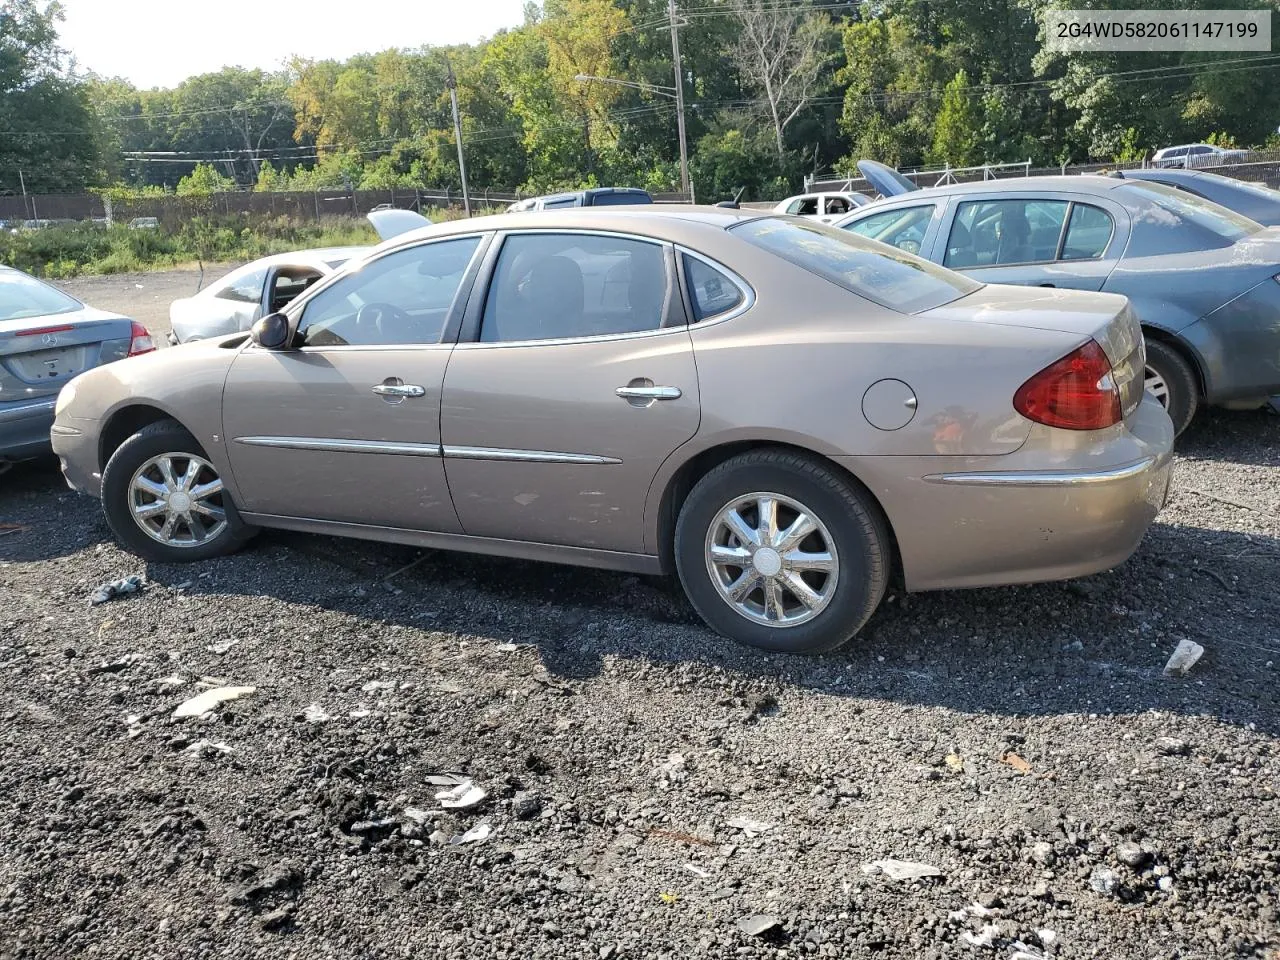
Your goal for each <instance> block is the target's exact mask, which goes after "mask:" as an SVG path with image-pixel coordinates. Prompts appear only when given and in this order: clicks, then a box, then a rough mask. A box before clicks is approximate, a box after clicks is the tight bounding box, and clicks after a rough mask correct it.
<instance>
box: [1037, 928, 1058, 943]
mask: <svg viewBox="0 0 1280 960" xmlns="http://www.w3.org/2000/svg"><path fill="white" fill-rule="evenodd" d="M1036 936H1037V937H1039V938H1040V942H1041V943H1043V944H1044V945H1045V946H1046V947H1052V946H1053V945H1054V944H1055V943H1057V941H1058V935H1057V934H1056V933H1055V932H1054V931H1052V930H1050V929H1049V928H1048V927H1042V928H1041V929H1039V930H1037V931H1036Z"/></svg>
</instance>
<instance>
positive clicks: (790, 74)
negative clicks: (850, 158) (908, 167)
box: [729, 0, 831, 159]
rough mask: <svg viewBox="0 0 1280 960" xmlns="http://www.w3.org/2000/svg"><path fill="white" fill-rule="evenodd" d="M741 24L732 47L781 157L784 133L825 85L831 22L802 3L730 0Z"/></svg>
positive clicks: (732, 51)
mask: <svg viewBox="0 0 1280 960" xmlns="http://www.w3.org/2000/svg"><path fill="white" fill-rule="evenodd" d="M729 6H730V9H732V11H733V15H734V19H735V20H736V22H737V25H738V27H739V33H738V37H737V42H736V43H734V45H733V46H732V47H731V48H730V50H731V55H732V57H733V62H734V65H735V66H736V67H737V69H738V71H739V73H740V74H741V75H742V77H743V79H744V80H745V81H746V84H747V86H748V87H750V88H753V89H754V90H755V92H757V93H759V94H761V99H762V101H763V104H764V106H765V109H766V110H767V112H768V116H769V119H770V121H771V122H772V125H773V133H774V138H775V142H776V146H777V150H778V158H779V159H781V158H782V157H783V155H784V154H785V152H786V145H785V143H784V141H783V134H784V133H785V132H786V129H787V127H788V126H789V125H790V123H791V121H792V120H794V119H795V118H796V117H797V116H799V115H800V112H801V111H802V110H804V108H805V107H807V106H808V105H809V103H810V101H811V100H812V99H813V98H814V97H815V96H817V94H818V93H819V92H820V90H821V87H822V79H823V76H824V68H825V66H826V64H827V60H828V58H829V54H828V52H827V47H828V42H829V39H830V35H831V25H830V21H829V20H828V19H827V18H826V17H825V16H823V15H822V14H820V13H817V12H815V11H813V10H806V9H805V8H803V7H802V6H800V5H782V4H779V3H777V2H776V0H730V3H729Z"/></svg>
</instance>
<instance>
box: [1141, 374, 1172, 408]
mask: <svg viewBox="0 0 1280 960" xmlns="http://www.w3.org/2000/svg"><path fill="white" fill-rule="evenodd" d="M1143 386H1144V387H1145V388H1146V391H1147V393H1149V394H1151V395H1152V396H1153V397H1155V398H1156V399H1157V400H1159V401H1160V406H1162V407H1164V408H1165V409H1166V410H1167V409H1169V385H1168V384H1167V383H1165V382H1164V377H1162V376H1160V372H1159V371H1158V370H1156V369H1155V368H1154V367H1147V368H1146V370H1145V371H1144V372H1143Z"/></svg>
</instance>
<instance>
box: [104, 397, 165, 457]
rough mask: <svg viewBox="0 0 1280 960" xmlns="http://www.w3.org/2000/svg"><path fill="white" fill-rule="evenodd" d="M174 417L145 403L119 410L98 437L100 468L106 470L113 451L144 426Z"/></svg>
mask: <svg viewBox="0 0 1280 960" xmlns="http://www.w3.org/2000/svg"><path fill="white" fill-rule="evenodd" d="M172 419H173V418H172V417H170V416H169V415H168V414H167V413H165V412H164V411H163V410H157V409H156V408H155V407H149V406H146V405H145V404H136V405H134V406H131V407H125V408H124V409H123V410H117V411H116V412H115V413H113V414H112V415H111V419H109V420H108V421H107V422H106V424H104V425H103V427H102V433H101V434H100V435H99V437H98V469H99V470H105V469H106V466H107V461H108V460H110V459H111V455H112V454H113V453H115V452H116V451H117V450H118V449H120V444H122V443H124V442H125V441H126V440H128V439H129V438H130V437H132V436H133V435H134V434H135V433H137V432H138V431H139V430H141V429H142V428H143V427H148V426H150V425H151V424H153V423H157V422H159V421H161V420H172Z"/></svg>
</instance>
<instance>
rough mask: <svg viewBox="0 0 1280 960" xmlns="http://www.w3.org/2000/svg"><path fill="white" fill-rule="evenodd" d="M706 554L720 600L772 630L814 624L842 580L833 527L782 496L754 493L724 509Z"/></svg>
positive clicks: (714, 523) (713, 524)
mask: <svg viewBox="0 0 1280 960" xmlns="http://www.w3.org/2000/svg"><path fill="white" fill-rule="evenodd" d="M705 551H706V559H707V572H708V573H709V574H710V575H711V581H712V583H714V584H715V585H716V589H717V590H718V591H719V593H720V597H721V599H723V600H724V602H725V603H727V604H729V606H731V607H732V608H733V609H734V610H736V611H737V612H738V613H739V614H740V615H741V616H743V617H746V618H747V619H748V620H751V621H752V622H754V623H762V624H765V625H766V626H770V627H794V626H797V625H798V624H801V623H805V622H806V621H808V620H812V619H813V618H814V617H816V616H817V615H818V614H820V613H821V612H822V611H823V610H824V609H826V607H827V604H829V603H830V602H831V598H832V597H833V596H834V595H835V592H836V585H837V583H839V580H840V559H839V556H838V554H837V553H836V546H835V541H834V540H833V539H832V536H831V533H830V532H829V531H828V530H827V528H826V526H825V525H824V524H823V522H822V521H821V520H820V519H819V518H818V516H817V514H815V513H814V512H813V511H812V510H810V509H809V508H808V507H806V506H805V505H804V504H802V503H800V502H799V501H798V500H793V499H791V498H790V497H784V496H782V495H781V494H777V493H749V494H746V495H745V496H742V497H738V498H737V499H735V500H734V501H733V502H731V503H729V504H728V505H727V506H725V507H724V508H723V509H722V510H721V511H720V512H719V513H718V514H716V518H715V520H713V521H712V522H711V526H710V529H709V530H708V531H707V539H706V547H705Z"/></svg>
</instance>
